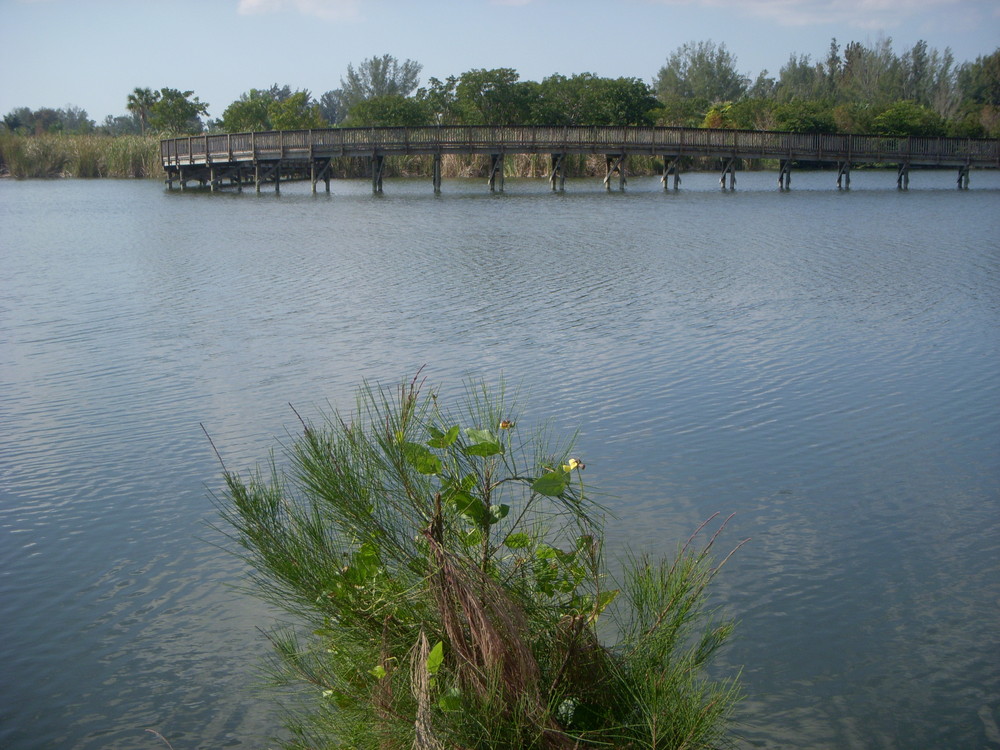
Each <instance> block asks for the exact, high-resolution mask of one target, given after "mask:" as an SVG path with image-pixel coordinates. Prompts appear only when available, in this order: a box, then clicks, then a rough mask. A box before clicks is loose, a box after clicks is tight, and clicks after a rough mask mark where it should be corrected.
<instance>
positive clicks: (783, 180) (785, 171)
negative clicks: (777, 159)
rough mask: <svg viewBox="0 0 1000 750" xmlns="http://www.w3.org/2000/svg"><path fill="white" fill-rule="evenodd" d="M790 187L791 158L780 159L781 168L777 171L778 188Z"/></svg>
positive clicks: (789, 188)
mask: <svg viewBox="0 0 1000 750" xmlns="http://www.w3.org/2000/svg"><path fill="white" fill-rule="evenodd" d="M791 189H792V160H791V159H782V160H781V168H780V170H779V171H778V190H791Z"/></svg>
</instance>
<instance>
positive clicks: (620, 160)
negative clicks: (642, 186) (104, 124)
mask: <svg viewBox="0 0 1000 750" xmlns="http://www.w3.org/2000/svg"><path fill="white" fill-rule="evenodd" d="M625 156H626V155H625V154H607V155H606V156H605V157H604V168H605V171H604V187H605V188H607V189H608V190H611V175H613V174H614V173H615V172H617V173H618V189H619V190H624V189H625V185H626V184H627V183H628V178H627V177H626V170H627V168H626V165H625Z"/></svg>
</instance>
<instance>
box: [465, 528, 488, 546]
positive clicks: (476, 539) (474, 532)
mask: <svg viewBox="0 0 1000 750" xmlns="http://www.w3.org/2000/svg"><path fill="white" fill-rule="evenodd" d="M482 543H483V534H482V532H481V531H480V530H479V529H469V530H468V531H467V532H465V534H464V535H463V536H462V544H464V545H465V546H466V547H478V546H479V545H480V544H482Z"/></svg>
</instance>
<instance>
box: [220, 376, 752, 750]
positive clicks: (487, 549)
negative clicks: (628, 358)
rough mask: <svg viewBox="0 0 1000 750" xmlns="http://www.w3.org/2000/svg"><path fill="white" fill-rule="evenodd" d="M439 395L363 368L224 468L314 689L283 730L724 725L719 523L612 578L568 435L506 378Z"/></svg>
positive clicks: (639, 738)
mask: <svg viewBox="0 0 1000 750" xmlns="http://www.w3.org/2000/svg"><path fill="white" fill-rule="evenodd" d="M443 402H444V399H443V398H440V397H439V396H438V394H437V393H436V392H433V391H428V390H427V388H426V384H424V383H423V382H418V381H417V380H416V379H415V380H414V381H411V382H409V383H404V384H403V385H401V386H400V387H399V388H398V389H388V388H383V387H374V386H367V385H366V386H365V387H363V388H361V389H360V390H359V392H358V401H357V407H356V410H355V411H354V412H352V413H350V414H341V413H336V414H333V415H332V416H329V417H327V418H326V420H325V421H324V423H323V424H321V425H312V424H307V423H306V422H305V421H303V422H302V430H301V434H299V435H298V436H297V437H295V438H294V440H293V441H292V442H291V444H290V445H289V446H288V447H287V450H286V459H287V461H286V462H284V463H283V465H282V466H280V467H279V466H278V465H277V464H276V463H275V462H274V461H272V464H271V465H270V467H269V468H268V469H266V470H264V471H261V470H258V471H256V472H252V473H248V474H245V475H241V474H237V473H233V472H230V471H228V470H226V471H225V474H224V476H225V482H226V489H225V492H224V493H223V494H222V496H221V497H219V499H218V502H219V504H220V509H221V511H222V515H223V517H224V519H225V520H226V521H227V522H228V524H229V527H230V530H229V533H230V534H231V535H232V537H233V539H235V540H237V541H238V543H239V545H241V549H242V550H243V554H245V557H246V559H247V560H248V561H249V562H250V563H251V565H252V566H253V569H254V574H253V576H254V583H255V590H256V591H257V592H258V593H260V594H262V595H263V596H264V597H265V598H267V599H268V600H270V601H272V602H273V603H275V604H277V605H278V606H280V607H282V608H284V609H285V610H286V611H288V612H290V613H292V614H293V615H295V617H296V624H295V625H288V626H285V627H279V628H277V629H276V630H274V631H272V632H271V633H270V638H271V640H272V642H273V644H274V646H275V649H276V653H277V656H278V659H277V660H276V661H277V664H278V670H277V673H278V674H279V676H280V678H281V680H282V682H284V683H287V684H293V685H298V686H300V687H303V688H304V691H305V693H306V695H305V699H304V705H306V706H307V708H305V709H301V710H300V711H299V712H298V713H296V714H295V715H294V716H293V717H292V718H291V719H290V721H289V728H290V730H291V732H292V735H291V736H292V739H291V740H290V741H287V742H286V746H287V747H290V748H373V749H374V748H378V749H379V750H385V749H386V748H406V749H407V750H409V748H419V749H421V750H430V749H432V748H433V749H437V748H442V749H443V748H497V749H499V748H566V749H567V750H568V749H569V748H586V747H595V748H596V747H619V748H662V749H663V750H666V749H667V748H682V747H683V748H707V747H718V746H721V745H725V744H727V720H728V719H729V718H730V715H731V712H732V709H733V707H734V704H735V703H736V701H737V700H738V697H739V688H738V683H737V678H736V676H730V677H727V678H723V679H716V680H712V679H709V678H708V677H707V676H706V673H705V669H706V667H707V665H708V664H709V662H710V661H711V660H712V657H713V655H714V654H715V653H716V652H717V650H718V649H719V647H720V646H722V644H723V643H725V642H726V640H727V638H728V637H729V636H730V634H731V633H732V631H733V623H732V622H731V621H729V620H726V619H723V618H721V617H719V616H718V613H717V612H715V611H713V610H710V609H708V608H707V607H706V602H705V599H706V587H707V586H708V584H709V583H710V582H711V580H712V579H713V577H714V576H715V574H716V573H717V572H718V570H719V568H720V567H721V563H718V562H714V561H713V559H712V556H711V549H712V547H713V543H714V542H715V540H716V537H717V536H718V534H719V532H720V531H721V530H722V526H724V525H725V524H724V523H723V524H721V525H720V527H719V529H718V530H717V531H716V532H715V534H714V536H711V538H709V539H707V540H706V541H705V542H703V543H696V541H695V539H696V537H698V536H699V535H700V534H702V533H708V532H706V531H705V528H706V527H707V525H708V524H707V523H706V524H705V525H704V526H703V527H702V528H701V529H699V530H698V532H696V534H695V535H694V536H692V538H691V539H689V541H688V543H687V544H686V545H685V546H684V547H683V548H682V549H681V550H680V551H679V553H678V554H677V555H676V556H673V557H671V558H670V559H657V560H654V559H650V558H648V557H646V556H635V557H631V558H629V559H627V560H625V561H624V562H623V565H622V568H623V571H624V572H623V573H622V574H621V575H620V576H619V577H618V581H617V582H616V583H613V582H612V578H611V576H610V575H609V573H608V566H607V564H606V562H605V558H604V548H603V541H602V539H603V535H602V521H601V519H602V509H601V507H600V506H599V505H597V504H596V503H595V502H594V501H593V500H592V497H591V493H590V491H589V489H588V487H587V485H586V484H585V482H584V481H583V471H584V468H585V467H584V464H583V463H582V462H581V461H580V460H579V459H577V458H574V457H572V455H571V450H572V445H571V444H567V443H558V444H557V443H554V442H553V441H552V440H551V439H550V437H549V436H548V435H547V431H546V430H545V429H538V430H533V429H529V428H528V427H527V426H526V424H525V423H524V422H523V421H522V419H523V418H522V417H520V416H518V415H517V414H516V411H515V409H516V406H515V404H514V403H513V402H512V400H511V399H509V398H508V395H507V394H506V393H505V392H504V389H503V387H502V385H501V387H499V388H498V389H496V390H491V389H490V388H488V387H486V386H485V385H483V384H481V383H468V384H467V386H466V391H465V398H464V399H463V400H462V402H461V405H460V406H459V408H458V409H455V410H453V409H450V408H447V407H446V406H445V404H444V403H443ZM525 421H526V420H525ZM696 547H697V549H696ZM730 554H732V553H730ZM726 559H728V556H727V558H726ZM723 562H725V560H723Z"/></svg>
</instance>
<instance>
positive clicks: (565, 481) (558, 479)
mask: <svg viewBox="0 0 1000 750" xmlns="http://www.w3.org/2000/svg"><path fill="white" fill-rule="evenodd" d="M568 485H569V474H565V473H563V472H561V471H548V472H546V473H545V474H542V475H541V476H540V477H538V479H536V480H535V481H534V482H532V483H531V489H532V490H533V491H534V492H537V493H538V494H539V495H547V496H548V497H559V496H560V495H561V494H562V493H563V492H565V491H566V487H567V486H568Z"/></svg>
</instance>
